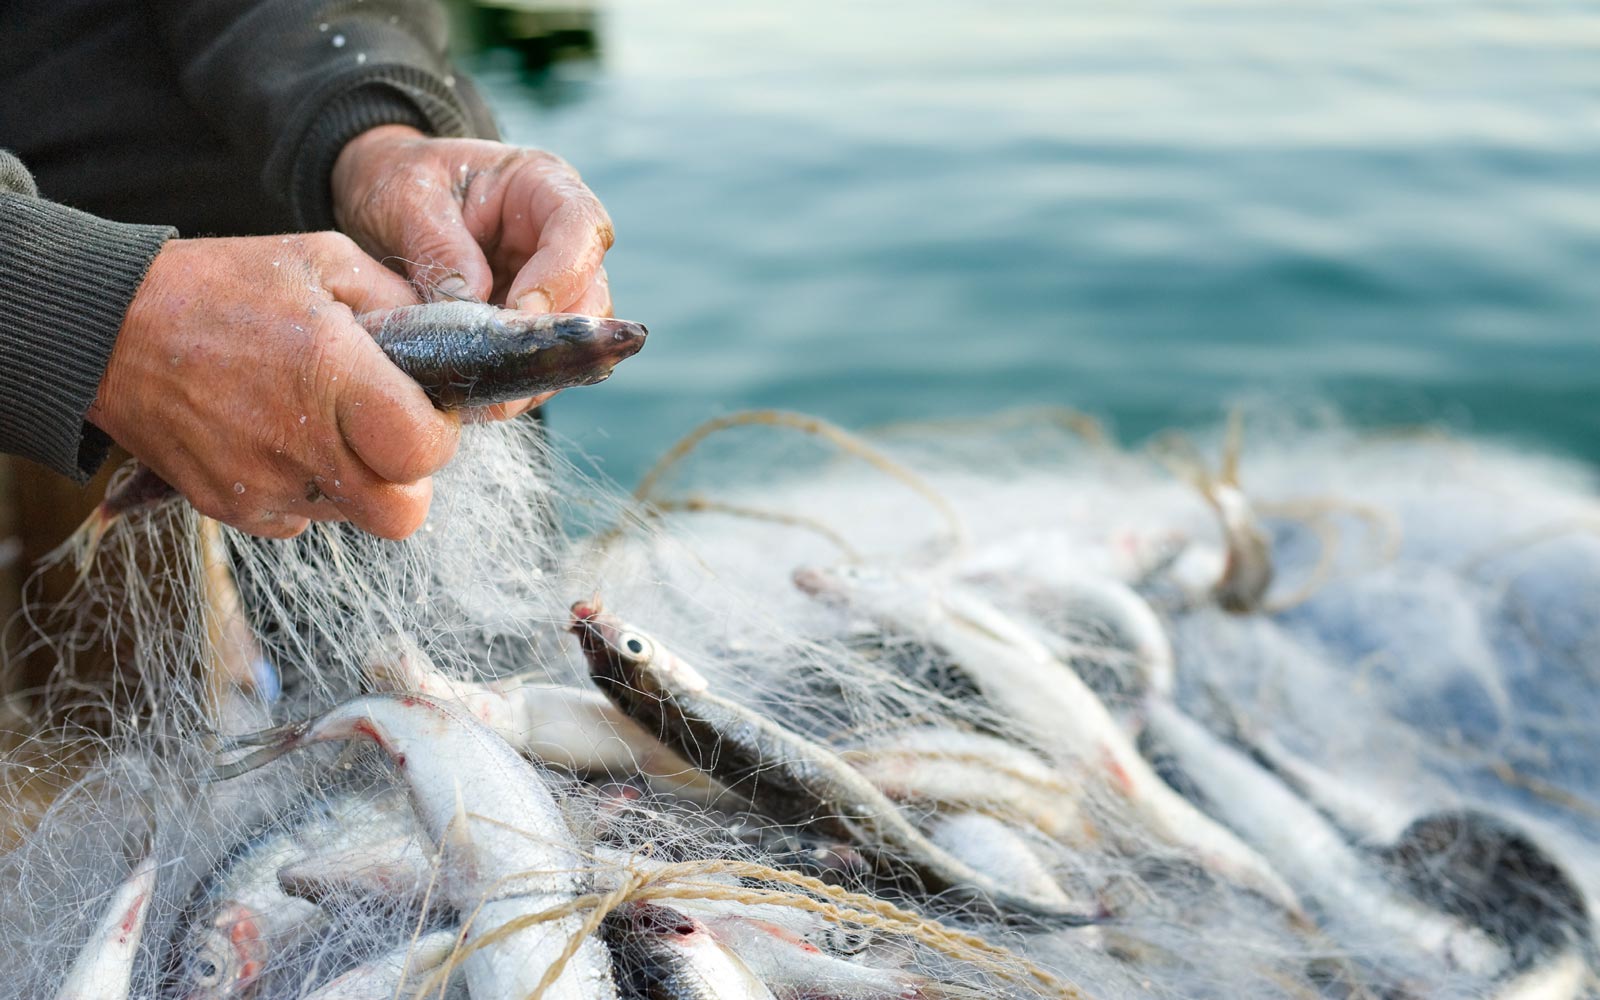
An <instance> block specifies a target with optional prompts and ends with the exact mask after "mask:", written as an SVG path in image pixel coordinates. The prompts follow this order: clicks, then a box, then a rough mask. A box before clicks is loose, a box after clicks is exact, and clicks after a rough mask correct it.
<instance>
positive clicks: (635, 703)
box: [573, 604, 1098, 926]
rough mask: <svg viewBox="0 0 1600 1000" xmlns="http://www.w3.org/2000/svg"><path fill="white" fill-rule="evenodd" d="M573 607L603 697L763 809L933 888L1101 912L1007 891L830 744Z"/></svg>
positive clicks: (1031, 909)
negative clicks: (937, 839)
mask: <svg viewBox="0 0 1600 1000" xmlns="http://www.w3.org/2000/svg"><path fill="white" fill-rule="evenodd" d="M573 615H574V622H573V631H574V632H575V633H576V634H577V635H578V637H579V640H580V642H581V643H582V645H583V649H584V653H585V655H586V656H587V657H588V659H589V664H590V670H591V673H592V675H593V677H594V680H595V683H596V684H597V685H598V686H599V687H600V689H601V690H602V691H604V692H605V693H606V695H607V697H609V698H611V699H612V701H613V702H615V703H616V704H617V707H618V708H621V709H622V710H623V711H624V712H626V713H628V714H629V715H630V716H631V717H633V718H634V719H635V721H637V722H639V723H640V724H641V725H643V726H644V727H645V728H646V729H647V730H652V729H653V730H655V731H657V732H659V733H660V734H661V737H662V739H663V740H664V741H667V742H669V743H670V744H671V745H672V746H673V747H674V749H676V750H677V751H678V752H680V753H682V754H683V755H684V756H685V757H687V758H689V759H690V760H692V761H693V762H694V763H695V764H696V765H697V766H699V767H701V768H703V769H705V770H707V771H710V772H711V773H712V774H713V775H715V776H716V777H717V779H718V780H719V781H721V782H723V783H724V784H725V785H727V786H728V787H729V788H731V789H733V790H735V791H737V792H739V793H740V794H742V795H745V796H746V797H747V798H749V799H750V800H751V801H752V802H754V803H755V805H756V806H757V808H758V809H759V810H760V811H761V812H763V813H764V814H766V815H769V816H771V817H772V818H774V819H777V820H779V821H780V822H785V823H791V824H797V825H804V826H809V827H812V828H814V829H816V830H818V831H819V832H822V833H824V834H826V835H828V836H833V837H836V838H838V839H839V840H841V841H843V842H844V843H846V844H850V845H853V846H856V847H859V848H861V849H862V850H864V851H868V852H871V853H873V854H875V855H877V856H879V857H880V858H882V859H883V860H884V861H885V862H888V863H891V864H894V865H897V866H900V867H902V868H904V869H908V870H910V871H911V872H912V873H914V874H915V875H916V876H917V877H918V878H919V879H921V881H922V884H923V887H924V888H925V889H927V890H928V891H930V892H943V893H946V894H947V895H950V896H951V897H953V898H960V899H963V900H965V901H968V902H973V903H977V904H979V905H987V906H991V907H993V908H994V909H996V910H998V911H1000V912H1002V913H1008V914H1014V915H1017V916H1021V917H1026V918H1031V919H1035V920H1039V921H1043V922H1047V923H1052V924H1057V925H1063V926H1081V925H1085V924H1091V923H1094V922H1096V921H1097V920H1098V915H1097V914H1095V913H1090V912H1085V911H1083V910H1080V909H1076V908H1072V907H1063V906H1060V905H1058V904H1057V903H1056V902H1055V901H1054V900H1035V899H1030V898H1028V897H1024V896H1021V895H1018V894H1016V893H1012V892H1009V891H1007V890H1006V889H1005V888H1004V887H1002V886H1001V885H999V884H998V883H997V882H995V880H994V879H992V878H989V877H988V876H987V875H985V874H983V873H981V872H978V871H975V870H973V869H972V868H971V867H969V866H968V865H965V864H963V863H962V862H961V861H959V860H958V859H956V858H954V857H952V856H951V855H950V854H949V853H948V852H946V851H944V850H942V849H941V848H939V847H938V846H937V845H935V844H934V843H933V842H931V841H930V840H928V838H927V837H926V836H925V835H924V834H923V833H921V832H920V831H919V830H917V828H916V827H915V826H913V825H912V823H911V822H910V820H908V819H907V818H906V817H905V816H904V815H903V814H902V813H901V812H900V810H899V808H898V807H897V806H895V804H894V803H893V802H891V801H889V799H888V798H887V797H886V796H884V794H883V793H882V792H880V791H878V790H877V788H875V787H874V786H873V784H872V783H871V782H870V781H868V780H867V779H866V778H865V777H863V776H862V775H861V774H860V773H858V772H857V771H856V770H855V769H854V768H852V767H851V766H850V765H849V764H847V763H845V762H844V761H843V760H842V759H840V758H839V756H838V755H837V754H835V753H834V752H833V751H832V750H829V749H828V748H826V747H823V746H821V745H819V744H816V743H814V742H812V741H811V740H809V739H807V738H805V737H804V736H801V735H799V734H798V733H795V732H792V731H790V730H788V729H786V728H784V727H783V726H781V725H779V724H778V723H776V722H774V721H773V720H771V719H768V718H766V717H765V716H762V715H761V714H760V713H757V712H754V711H751V710H750V709H747V708H745V707H744V706H742V705H738V704H735V703H734V702H731V701H728V700H727V699H725V698H720V697H718V696H717V695H714V694H712V693H710V691H708V690H707V688H708V686H709V685H708V684H707V682H706V680H705V678H704V677H702V676H701V675H700V674H699V672H698V671H696V670H695V669H694V668H693V667H691V666H690V665H688V664H687V663H684V662H683V661H682V660H679V659H678V658H677V657H676V656H674V655H673V654H672V652H671V651H670V650H668V649H666V648H665V647H663V646H661V645H659V644H658V643H656V642H655V641H654V640H651V639H649V638H648V637H646V636H644V635H643V634H641V633H639V632H637V631H635V630H633V629H630V628H628V627H627V626H625V625H624V624H623V623H622V622H620V621H619V620H617V619H616V618H614V617H612V616H610V615H606V614H604V613H602V612H600V611H599V610H598V609H597V608H594V607H591V606H589V605H586V604H579V605H575V606H574V608H573Z"/></svg>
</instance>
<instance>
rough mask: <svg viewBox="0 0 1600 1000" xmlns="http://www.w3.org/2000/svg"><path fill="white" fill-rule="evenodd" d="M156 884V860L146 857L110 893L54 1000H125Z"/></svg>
mask: <svg viewBox="0 0 1600 1000" xmlns="http://www.w3.org/2000/svg"><path fill="white" fill-rule="evenodd" d="M155 884H156V862H155V858H153V857H147V858H145V859H144V860H143V861H141V862H139V864H138V865H136V866H134V869H133V871H132V872H131V873H130V874H129V875H128V877H127V879H126V880H125V881H123V883H122V885H120V886H118V887H117V891H116V892H114V893H112V895H111V900H110V902H108V903H107V904H106V908H105V911H104V912H103V913H102V915H101V917H100V921H99V923H97V924H95V928H94V930H93V931H91V932H90V933H89V940H88V941H87V942H86V943H85V944H84V946H83V947H82V948H81V949H79V951H78V957H77V959H76V960H74V961H73V963H72V968H70V969H68V970H67V978H66V979H64V980H62V982H61V989H60V991H59V992H58V993H56V1000H127V997H128V988H129V978H130V977H131V976H132V974H133V960H134V959H135V958H136V957H137V956H138V954H139V942H140V939H141V938H143V936H144V922H145V916H146V914H148V913H149V910H150V900H151V898H152V895H153V894H154V892H155Z"/></svg>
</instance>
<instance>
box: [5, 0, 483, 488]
mask: <svg viewBox="0 0 1600 1000" xmlns="http://www.w3.org/2000/svg"><path fill="white" fill-rule="evenodd" d="M0 34H3V36H4V37H5V39H6V42H7V44H6V45H4V46H0V92H3V93H4V94H5V95H6V100H4V101H0V451H5V452H8V453H11V454H16V455H21V456H23V457H26V458H29V459H32V460H34V461H37V462H40V463H41V464H43V465H45V466H47V467H49V468H51V469H54V470H55V471H57V472H60V473H62V474H63V475H67V476H71V477H73V478H75V479H77V480H79V481H83V480H86V479H87V478H88V477H89V476H90V475H91V474H92V473H93V472H94V470H95V469H96V468H97V467H98V466H99V464H100V463H101V462H102V461H103V460H104V457H105V454H106V450H107V447H108V444H109V442H108V441H107V440H106V438H105V436H104V435H103V434H101V433H100V432H99V431H98V430H97V429H96V428H94V427H93V426H92V425H90V424H88V423H87V422H86V421H85V419H84V415H85V414H86V413H87V411H88V408H89V406H90V404H91V403H92V402H93V401H94V398H95V394H96V392H97V390H98V387H99V384H100V381H101V379H102V377H103V376H104V374H105V368H106V364H107V362H108V361H109V359H110V357H111V349H112V346H113V345H114V344H115V342H116V336H117V332H118V331H119V330H120V329H121V326H122V319H123V316H124V314H125V313H126V312H127V309H128V305H129V303H130V302H132V300H133V298H134V295H135V294H136V293H137V291H138V288H139V285H140V284H141V282H142V281H143V280H144V276H145V273H146V271H147V270H148V269H149V266H150V262H151V261H152V260H153V259H154V258H155V255H156V254H157V253H158V252H159V250H160V248H161V245H162V244H163V243H164V242H165V241H166V240H168V239H170V238H172V237H173V236H174V235H177V234H178V233H180V232H181V233H182V235H185V236H208V235H254V234H263V233H276V232H284V231H289V230H296V231H305V230H315V229H328V228H332V227H333V224H334V218H333V205H332V195H331V191H330V187H329V177H330V175H331V173H332V169H333V163H334V161H335V160H336V159H337V157H338V155H339V152H340V150H341V149H342V148H343V147H344V144H345V143H346V142H348V141H349V140H350V139H352V138H354V137H355V136H356V135H358V134H360V133H361V132H363V131H365V130H367V129H369V128H373V127H375V126H378V125H385V124H404V125H411V126H414V127H416V128H419V129H421V130H422V131H424V132H428V133H430V134H434V135H446V136H467V135H470V136H484V137H492V136H493V135H495V131H494V125H493V122H492V120H491V118H490V116H489V114H488V110H487V107H486V105H485V104H484V103H483V101H482V100H481V99H480V98H479V97H478V96H477V94H476V92H475V91H474V90H473V89H472V86H471V84H470V82H469V81H467V80H466V78H465V77H463V76H462V75H460V74H459V73H457V72H456V71H455V70H454V69H453V68H452V67H451V65H450V62H449V59H448V56H447V53H446V42H447V21H446V17H445V12H444V10H443V8H442V6H441V5H440V4H439V3H437V2H432V0H143V2H140V0H52V2H51V3H48V4H24V3H10V2H6V0H0ZM7 149H9V150H10V152H7V151H6V150H7ZM24 164H26V167H24Z"/></svg>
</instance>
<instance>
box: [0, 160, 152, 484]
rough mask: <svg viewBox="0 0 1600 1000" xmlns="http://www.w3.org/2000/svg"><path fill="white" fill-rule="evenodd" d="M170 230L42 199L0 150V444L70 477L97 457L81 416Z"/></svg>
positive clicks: (85, 471) (95, 434)
mask: <svg viewBox="0 0 1600 1000" xmlns="http://www.w3.org/2000/svg"><path fill="white" fill-rule="evenodd" d="M173 235H174V233H173V231H172V230H171V229H168V228H165V227H161V226H134V225H125V224H122V223H115V222H107V221H106V220H104V219H100V218H96V217H95V216H92V215H88V214H86V213H83V212H78V211H75V210H73V209H70V208H67V207H66V206H64V205H58V204H56V203H54V202H50V201H45V200H44V199H42V198H39V197H38V193H37V191H36V190H35V188H34V184H33V180H32V178H31V177H30V176H29V174H28V172H27V171H26V170H25V169H24V168H23V167H22V164H21V163H20V162H19V161H18V160H17V159H16V157H14V156H12V155H11V154H9V153H7V152H4V151H3V150H0V451H4V452H7V453H10V454H15V455H21V456H23V457H25V458H29V459H32V460H34V461H36V462H39V463H41V464H43V465H45V466H48V467H49V468H51V469H54V470H55V471H57V472H60V473H61V474H63V475H67V476H71V477H73V478H74V479H77V480H80V481H82V480H84V479H87V478H88V476H89V475H90V474H91V473H93V472H94V470H95V468H96V467H98V466H99V465H100V463H101V462H102V461H103V460H104V458H105V452H106V448H107V445H108V441H107V439H106V437H105V435H103V434H101V433H100V432H99V431H98V430H97V429H95V428H94V427H92V426H90V425H89V424H87V423H86V422H85V414H86V413H87V412H88V410H89V405H90V404H91V403H93V402H94V398H95V393H96V391H97V389H98V387H99V385H100V380H101V378H102V377H103V376H104V374H105V370H106V363H107V361H108V360H109V359H110V357H111V348H112V345H113V344H114V343H115V342H116V338H117V331H118V330H119V329H120V328H121V325H122V318H123V315H124V314H125V313H126V312H127V309H128V304H129V303H130V302H131V301H132V300H133V296H134V293H135V292H137V291H138V289H139V285H140V283H141V282H142V281H143V280H144V275H145V272H146V271H147V270H148V269H149V267H150V262H151V261H152V260H153V259H154V258H155V255H156V253H157V252H158V251H159V250H160V249H161V245H162V244H163V243H165V242H166V241H167V240H168V239H170V238H171V237H172V236H173Z"/></svg>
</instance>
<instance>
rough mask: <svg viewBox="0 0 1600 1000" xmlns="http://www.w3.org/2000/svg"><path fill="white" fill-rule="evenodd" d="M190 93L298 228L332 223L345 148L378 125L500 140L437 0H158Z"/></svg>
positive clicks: (157, 12) (160, 21)
mask: <svg viewBox="0 0 1600 1000" xmlns="http://www.w3.org/2000/svg"><path fill="white" fill-rule="evenodd" d="M151 9H152V12H153V13H154V16H155V17H156V20H157V26H158V29H159V31H160V33H161V35H162V38H163V40H164V41H165V43H166V45H167V47H168V49H169V51H170V53H171V55H172V58H173V60H174V62H175V65H176V68H177V72H178V77H179V83H180V86H181V89H182V91H183V93H184V96H185V97H186V98H187V99H188V101H189V102H190V103H191V104H192V105H193V106H194V107H196V108H198V109H199V110H200V112H201V114H202V115H204V116H205V118H206V119H207V121H208V122H209V123H210V125H211V126H212V127H213V128H215V129H216V130H217V131H219V132H220V133H221V134H222V135H224V136H225V137H226V138H227V140H228V141H229V142H230V143H231V144H232V145H234V146H235V147H236V148H238V149H240V150H241V151H242V152H243V153H244V154H245V156H246V157H247V158H248V159H249V160H250V161H251V162H258V163H260V165H261V171H262V180H263V183H264V186H265V189H266V191H267V192H268V196H269V197H275V198H282V199H283V200H284V201H285V202H286V203H287V207H288V208H289V211H290V213H291V216H292V217H293V218H294V219H295V221H296V224H297V225H298V226H300V227H301V228H303V229H328V228H332V226H333V223H334V218H333V206H332V197H331V193H330V191H329V177H330V176H331V174H332V171H333V163H334V160H335V159H336V158H337V157H338V155H339V150H340V149H342V148H343V146H344V144H345V143H346V142H348V141H349V140H350V139H352V138H354V137H355V136H356V135H358V134H360V133H361V132H363V131H365V130H367V129H369V128H373V127H375V126H377V125H385V124H406V125H413V126H415V127H417V128H419V129H421V130H422V131H424V132H428V133H430V134H433V135H441V136H480V137H491V136H493V135H494V134H495V131H494V123H493V120H492V118H491V117H490V115H489V112H488V109H487V107H486V105H484V103H483V102H482V100H481V99H479V98H478V96H477V94H476V92H475V91H474V90H473V89H472V87H471V84H470V83H469V82H468V81H467V80H466V79H465V78H464V77H460V76H458V75H457V74H456V73H455V70H454V69H453V68H452V67H451V65H450V61H449V58H448V55H447V42H448V34H449V32H448V23H447V18H446V15H445V11H444V5H443V4H442V3H440V2H438V0H254V2H246V0H156V2H154V3H152V5H151Z"/></svg>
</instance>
